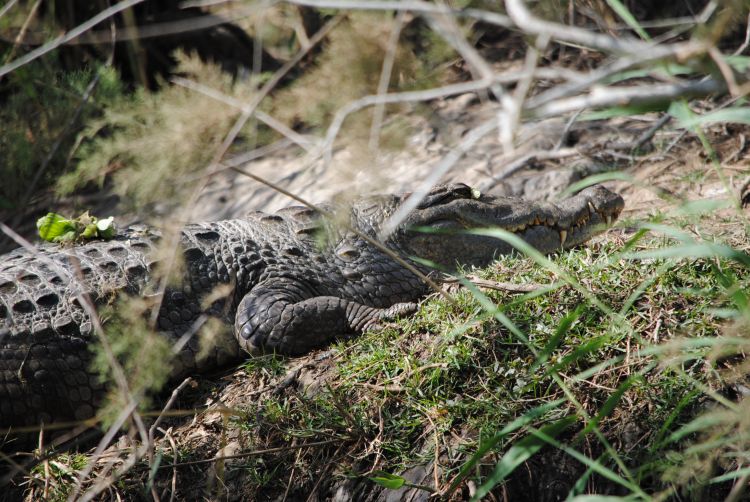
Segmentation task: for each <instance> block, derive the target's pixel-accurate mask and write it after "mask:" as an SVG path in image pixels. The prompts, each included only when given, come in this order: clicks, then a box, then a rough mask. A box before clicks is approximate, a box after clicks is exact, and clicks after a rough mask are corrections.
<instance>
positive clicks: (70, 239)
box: [52, 230, 78, 244]
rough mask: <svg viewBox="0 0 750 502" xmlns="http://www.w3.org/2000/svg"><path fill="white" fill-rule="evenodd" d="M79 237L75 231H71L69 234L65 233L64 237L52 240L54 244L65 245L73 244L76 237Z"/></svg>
mask: <svg viewBox="0 0 750 502" xmlns="http://www.w3.org/2000/svg"><path fill="white" fill-rule="evenodd" d="M77 236H78V232H76V231H75V230H70V231H69V232H65V233H64V234H62V235H59V236H57V237H55V238H54V239H52V242H56V243H58V244H64V243H66V242H73V241H75V240H76V237H77Z"/></svg>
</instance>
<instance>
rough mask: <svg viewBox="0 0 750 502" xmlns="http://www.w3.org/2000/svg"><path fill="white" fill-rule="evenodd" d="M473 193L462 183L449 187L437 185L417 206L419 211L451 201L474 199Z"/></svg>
mask: <svg viewBox="0 0 750 502" xmlns="http://www.w3.org/2000/svg"><path fill="white" fill-rule="evenodd" d="M474 198H476V197H475V192H474V190H472V188H471V187H470V186H468V185H465V184H464V183H453V184H450V185H439V186H437V187H435V188H433V189H432V190H431V191H430V193H428V194H427V195H426V196H425V198H424V200H422V203H421V204H419V206H418V208H419V209H427V208H428V207H434V206H439V205H441V204H447V203H448V202H451V201H453V200H458V199H474Z"/></svg>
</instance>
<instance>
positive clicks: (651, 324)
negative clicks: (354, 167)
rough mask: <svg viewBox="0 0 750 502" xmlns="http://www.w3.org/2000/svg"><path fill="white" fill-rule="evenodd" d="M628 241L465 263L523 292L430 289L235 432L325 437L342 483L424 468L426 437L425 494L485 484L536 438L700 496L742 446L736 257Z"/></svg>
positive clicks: (627, 477) (644, 480)
mask: <svg viewBox="0 0 750 502" xmlns="http://www.w3.org/2000/svg"><path fill="white" fill-rule="evenodd" d="M674 221H677V220H674ZM672 234H674V235H678V236H680V235H682V236H683V237H684V235H683V234H681V233H680V232H677V231H673V232H672ZM629 237H630V238H631V240H630V242H627V243H626V244H625V246H623V245H622V244H623V243H622V242H618V241H617V240H609V241H604V242H599V243H595V244H593V245H590V246H587V247H584V248H581V249H577V250H573V251H568V252H565V253H561V254H560V255H558V256H556V257H553V258H552V261H551V262H549V263H547V266H540V264H539V263H537V262H536V261H535V260H534V259H531V258H528V257H523V256H506V257H502V258H501V259H500V260H498V261H497V263H496V264H495V265H493V266H492V267H490V268H488V269H484V270H478V271H474V273H475V274H476V275H478V276H479V277H480V278H482V279H487V280H494V281H502V282H514V283H529V284H538V285H539V286H540V289H539V290H538V291H536V292H533V293H529V294H522V295H519V294H515V293H507V292H502V291H484V292H480V291H470V290H469V289H461V290H460V291H458V292H457V294H455V295H454V298H455V300H456V301H455V304H451V303H448V302H446V301H445V300H444V299H442V298H439V297H434V298H432V299H430V300H428V301H426V302H425V303H424V304H423V305H422V308H421V309H420V312H419V313H418V315H416V316H415V317H413V318H410V319H404V320H402V321H399V322H398V323H397V324H395V325H393V326H390V327H388V328H387V329H385V330H384V331H381V332H377V333H367V334H365V335H363V336H361V337H359V338H357V339H355V340H352V341H348V342H344V343H341V344H339V345H338V346H337V347H336V349H337V350H338V352H339V354H340V355H339V356H338V358H337V368H336V372H337V376H336V378H335V382H336V384H335V387H327V388H325V389H322V390H321V392H320V393H318V394H317V395H315V396H314V397H311V398H306V397H304V396H300V395H294V394H292V395H290V394H288V393H287V394H282V395H280V396H272V397H268V398H267V399H266V400H265V401H264V402H263V404H262V405H261V406H260V409H261V410H262V411H261V415H260V416H262V419H261V420H260V421H255V420H253V421H249V422H247V423H245V425H244V427H245V428H246V430H247V431H248V432H250V433H252V434H254V435H256V436H258V435H259V436H261V437H263V438H265V439H266V440H268V439H271V440H272V441H273V439H272V438H273V437H276V439H282V438H283V440H284V441H287V442H288V441H291V440H292V439H294V438H297V439H298V440H300V439H310V440H321V439H325V438H330V437H334V438H338V439H340V441H341V442H342V444H347V445H349V447H350V448H351V449H350V450H349V453H350V456H351V457H354V458H357V459H358V462H354V463H352V469H351V472H350V473H349V475H350V476H358V475H359V476H361V475H365V474H367V472H368V469H370V468H377V469H378V470H382V471H385V472H387V473H391V474H395V475H398V474H399V473H401V472H404V471H405V470H407V469H408V468H409V467H411V466H413V465H415V464H419V463H428V462H430V461H431V460H433V459H434V457H435V451H434V448H435V442H436V441H437V443H438V444H439V445H440V452H439V454H440V455H445V454H446V451H448V450H450V451H451V455H452V457H451V459H450V460H444V461H442V462H441V473H440V483H441V486H440V488H442V489H445V488H447V487H448V486H449V485H450V482H451V481H452V480H453V481H454V485H455V486H454V488H456V489H458V490H462V489H463V490H465V484H463V481H465V480H473V481H474V482H475V484H476V486H479V487H481V486H482V484H483V483H487V484H486V485H485V489H484V490H485V491H489V490H491V489H492V488H493V487H495V485H499V484H500V483H502V481H503V480H505V479H508V478H510V477H512V476H513V475H514V471H515V470H516V469H518V468H519V466H520V465H521V464H522V463H523V461H525V460H527V459H528V458H530V456H531V455H532V453H534V452H535V451H537V450H539V449H540V448H541V447H543V446H545V445H547V444H549V443H552V444H554V445H556V446H557V447H559V448H563V449H565V451H566V453H567V454H568V455H570V456H574V457H575V456H578V457H579V458H580V460H582V461H583V462H584V463H585V464H586V465H587V466H588V467H589V468H590V470H592V471H594V472H596V475H597V476H598V479H599V480H600V481H599V482H600V483H601V480H602V479H604V480H605V482H608V483H609V485H612V486H618V487H619V488H620V489H621V490H624V492H625V493H630V494H631V495H633V496H635V497H636V498H637V499H647V498H650V497H654V498H655V499H657V500H659V499H666V498H669V497H671V496H673V495H675V494H677V493H679V494H682V495H684V496H687V497H688V498H691V497H692V498H695V497H700V496H704V495H705V494H706V493H707V492H705V491H703V490H704V488H706V487H709V488H710V487H711V486H713V485H716V484H717V483H712V481H711V480H712V479H713V477H714V476H717V475H721V474H723V473H725V472H727V471H726V469H729V468H730V466H735V464H733V463H732V462H734V460H733V459H734V457H735V456H737V455H738V453H737V451H736V450H737V449H739V450H740V451H741V452H747V446H748V445H747V438H746V436H747V434H746V433H744V432H741V431H742V427H741V425H742V424H743V423H744V422H745V419H742V418H741V417H742V416H743V415H742V410H743V409H744V408H746V407H747V403H744V402H740V403H739V404H738V403H737V399H736V398H735V396H734V394H733V390H732V388H733V387H732V385H733V383H734V380H736V379H737V375H735V376H734V377H732V375H731V374H730V373H729V372H728V370H729V368H731V367H733V366H732V365H735V366H736V365H739V366H742V367H743V368H744V367H745V366H746V364H744V365H743V360H742V359H741V358H739V356H738V354H740V353H741V352H742V350H746V349H747V347H748V345H750V340H747V339H745V338H744V335H743V331H742V328H741V326H746V325H747V324H746V323H747V319H748V316H749V315H750V312H749V311H748V309H747V305H748V302H747V289H748V288H747V279H746V275H747V274H746V269H745V265H743V260H742V259H741V256H742V255H741V254H740V255H737V256H735V255H732V254H731V253H730V254H726V255H725V257H722V256H721V253H719V252H717V253H715V254H712V255H709V256H703V255H702V253H700V252H699V253H697V254H698V256H697V257H693V256H690V255H689V254H685V250H686V249H688V250H690V249H692V250H698V251H700V250H702V249H703V248H702V247H701V246H704V247H705V246H708V247H707V248H706V249H713V250H720V249H725V248H723V247H722V246H724V245H723V244H720V243H716V242H706V241H699V242H694V243H692V244H691V245H692V246H694V247H692V248H690V247H687V245H688V244H689V243H687V242H685V241H683V242H680V241H678V240H675V239H673V238H670V237H665V236H659V235H657V234H656V233H655V232H650V233H643V232H639V233H636V234H630V235H629ZM726 249H729V248H728V247H726ZM651 255H653V257H652V256H651ZM659 255H663V256H664V257H661V258H660V257H659ZM738 256H740V258H738ZM563 278H564V280H563ZM743 323H744V324H743ZM720 349H721V353H719V352H718V351H719V350H720ZM727 361H737V362H735V363H732V364H730V363H728V362H727ZM735 370H736V368H735ZM744 372H746V368H745V369H743V371H741V372H740V373H742V374H743V375H744ZM735 373H736V371H735ZM706 412H710V413H711V414H713V415H716V419H715V420H707V419H705V418H700V417H705V416H712V415H706V414H705V413H706ZM555 434H557V435H558V437H557V440H555V439H554V436H555ZM456 438H460V440H458V441H456V440H455V439H456ZM480 438H481V439H480ZM558 441H559V443H558ZM707 441H708V442H709V443H708V446H702V445H706V444H707V443H706V442H707ZM584 442H585V443H586V444H587V445H588V446H587V450H585V451H584V450H582V449H581V447H582V445H583V444H584ZM365 445H368V446H367V447H365ZM488 445H489V446H488ZM478 450H482V451H481V452H480V453H481V454H480V455H476V456H475V458H472V455H473V454H474V453H475V452H477V451H478ZM375 459H377V460H378V464H377V465H371V464H370V463H371V462H372V461H373V460H375ZM469 459H471V460H469ZM493 459H494V460H493ZM498 459H502V460H499V461H498ZM467 461H468V463H466V462H467ZM462 467H463V469H462ZM735 467H736V466H735ZM459 471H460V472H461V476H460V477H458V478H456V475H457V474H458V473H459ZM589 474H590V473H589ZM282 478H283V476H282ZM587 480H588V474H587V475H586V476H584V477H582V478H581V480H580V481H581V483H582V485H583V486H585V483H586V481H587ZM724 483H725V485H724V488H726V481H724ZM396 484H398V483H396ZM257 488H258V489H259V490H261V491H262V489H263V488H262V487H257ZM433 488H434V487H433ZM463 493H464V495H463V496H465V495H466V493H467V492H465V491H464V492H463ZM480 493H484V491H482V489H480ZM711 493H713V492H711Z"/></svg>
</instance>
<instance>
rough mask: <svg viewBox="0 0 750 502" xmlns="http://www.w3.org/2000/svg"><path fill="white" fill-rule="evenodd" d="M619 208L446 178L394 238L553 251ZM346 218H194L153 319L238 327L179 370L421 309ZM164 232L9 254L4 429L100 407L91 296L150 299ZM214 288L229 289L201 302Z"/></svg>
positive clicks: (362, 225)
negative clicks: (476, 187)
mask: <svg viewBox="0 0 750 502" xmlns="http://www.w3.org/2000/svg"><path fill="white" fill-rule="evenodd" d="M403 198H404V196H383V197H376V198H367V199H361V200H359V201H357V202H355V203H354V204H353V206H352V207H351V211H350V216H349V225H350V226H351V228H355V229H357V230H358V231H359V232H361V233H363V234H366V235H368V236H370V237H375V236H376V235H377V232H378V229H379V227H380V226H381V224H382V223H383V221H384V220H385V219H386V218H387V217H388V216H389V215H390V214H392V213H393V212H394V211H395V209H396V208H397V207H398V205H399V204H400V203H401V202H402V200H403ZM622 207H623V201H622V198H620V196H618V195H616V194H614V193H612V192H610V191H608V190H606V189H605V188H602V187H592V188H589V189H586V190H584V191H583V192H581V193H580V194H578V195H577V196H575V197H571V198H570V199H567V200H565V201H562V202H560V203H559V204H557V205H553V204H549V203H532V202H528V201H523V200H519V199H509V198H504V197H491V196H481V197H479V198H475V197H474V196H473V195H472V191H471V189H470V188H469V187H467V186H466V185H462V184H453V185H445V186H439V187H436V188H435V189H433V190H432V191H431V192H430V193H429V194H428V195H427V197H426V198H425V199H424V201H423V202H422V203H421V204H420V206H419V207H418V208H417V209H415V210H414V211H412V212H411V213H410V214H409V216H408V218H407V219H406V221H404V223H403V224H402V225H401V226H400V227H399V228H398V229H397V231H396V232H394V234H393V235H391V236H390V237H389V238H388V240H387V242H386V243H385V244H386V246H387V247H388V248H389V249H391V250H393V251H395V252H396V253H398V254H399V255H401V256H402V257H404V258H406V259H408V258H410V257H414V256H418V257H422V258H426V259H428V260H431V261H432V262H434V263H437V264H440V265H442V266H444V267H448V268H452V267H454V266H455V265H457V264H461V265H464V266H484V265H487V264H488V263H490V262H491V261H492V259H493V258H494V257H495V256H497V255H500V254H504V253H508V252H510V251H511V248H510V246H509V245H507V244H506V243H505V242H503V241H500V240H497V239H494V238H490V237H485V236H478V235H470V234H466V233H462V232H461V231H462V230H464V229H470V228H477V227H487V226H495V227H500V228H503V229H506V230H509V231H512V232H515V233H517V234H518V235H519V236H521V237H523V238H524V239H525V240H526V241H527V242H529V243H530V244H531V245H533V246H535V247H536V248H537V249H539V250H540V251H541V252H544V253H550V252H554V251H556V250H559V249H561V248H568V247H572V246H575V245H578V244H580V243H582V242H585V241H586V240H588V239H589V238H590V237H592V236H593V235H595V234H597V233H599V232H600V231H601V230H602V229H603V228H604V226H605V224H606V223H608V222H609V221H611V220H612V219H615V218H617V216H618V215H619V213H620V211H621V210H622ZM342 227H344V228H342ZM345 227H346V226H345V225H343V226H336V225H334V224H333V223H324V222H323V221H322V219H321V218H319V216H318V215H317V213H315V212H314V211H312V210H309V209H305V208H299V207H297V208H289V209H286V210H283V211H280V212H278V213H276V214H273V215H268V214H264V213H253V214H251V215H248V216H247V217H245V218H242V219H235V220H227V221H219V222H214V223H203V224H193V225H188V226H186V227H185V228H184V230H183V231H182V234H181V239H180V246H179V249H180V253H181V254H182V258H183V261H184V267H183V269H182V270H183V272H182V278H181V280H180V281H172V282H170V287H169V288H167V290H166V292H165V295H164V298H163V301H162V303H161V308H160V311H159V315H158V319H157V328H158V329H159V331H160V332H162V333H163V334H164V336H166V337H168V338H169V339H170V340H171V341H173V342H176V341H177V340H179V339H180V338H181V337H182V336H183V335H184V334H186V333H188V332H190V331H191V329H192V327H193V326H194V325H196V323H197V322H199V319H203V318H204V316H210V317H216V318H219V319H221V320H222V321H224V322H225V323H227V324H228V325H233V326H234V336H231V334H227V336H226V337H225V338H220V339H218V340H215V341H214V346H213V350H211V351H210V352H209V354H208V355H207V356H206V357H202V358H198V357H197V353H198V343H199V337H198V336H197V335H196V336H192V337H191V338H190V339H189V341H188V342H187V343H186V344H185V346H184V347H183V348H182V350H181V351H180V352H179V354H178V355H177V357H176V358H175V360H174V361H173V365H174V367H173V372H172V373H173V376H174V377H175V378H177V377H183V376H186V375H189V374H194V373H196V372H199V371H206V370H209V369H212V368H216V367H220V366H222V365H226V364H227V363H229V362H230V361H233V360H236V359H238V358H239V357H240V354H241V351H240V348H242V349H244V350H246V351H248V352H251V353H256V352H258V351H276V352H280V353H284V354H292V355H296V354H303V353H305V352H308V351H310V350H312V349H314V348H317V347H321V346H323V345H325V344H326V343H328V342H329V341H331V340H332V339H334V338H337V337H342V336H349V335H352V334H356V333H359V332H361V331H363V330H365V329H367V328H368V327H370V326H372V325H374V324H377V323H378V322H379V321H383V320H387V319H391V318H393V317H394V316H396V315H400V314H408V313H411V312H413V311H414V310H415V309H416V304H415V303H414V302H416V301H418V300H419V299H420V298H421V297H423V296H424V295H425V294H427V293H428V292H429V290H428V288H427V286H426V285H425V284H424V283H423V282H422V280H421V279H420V278H419V277H417V276H416V275H415V274H413V273H412V272H410V271H409V270H408V269H406V268H404V267H403V266H402V265H400V264H398V263H397V262H396V261H394V260H393V259H392V258H390V257H389V256H387V255H386V254H385V253H384V252H383V251H381V250H379V249H377V248H376V247H374V246H372V245H371V244H369V243H368V242H367V241H366V240H364V239H362V238H361V237H360V236H358V235H357V234H356V233H355V232H352V231H351V230H347V229H346V228H345ZM416 227H431V228H433V229H435V230H439V231H440V232H433V233H425V232H421V231H416V230H414V229H415V228H416ZM321 235H323V236H324V238H322V239H321V238H320V237H321ZM158 241H159V236H158V235H156V234H155V233H154V232H153V231H150V230H138V229H128V230H126V231H124V232H122V233H121V235H119V236H117V237H116V238H115V239H113V240H110V241H96V242H90V243H86V244H83V245H79V246H75V247H70V248H61V247H59V246H56V245H48V244H44V245H40V246H39V247H37V248H36V249H34V250H33V251H30V250H25V249H20V250H16V251H13V252H11V253H8V254H6V255H5V256H3V257H2V258H0V428H9V427H15V426H19V425H31V424H39V423H42V422H43V423H45V424H49V423H50V422H55V421H68V420H80V419H85V418H88V417H90V416H92V415H93V414H94V413H95V411H96V408H97V406H98V405H99V402H100V400H101V397H102V394H103V388H102V385H101V384H100V383H99V381H98V378H97V376H96V374H95V373H94V372H93V371H92V370H91V369H90V362H91V350H90V345H91V343H92V341H94V339H95V334H94V330H93V329H92V322H91V318H90V317H89V314H88V313H87V312H86V310H85V309H84V308H83V307H82V305H81V301H82V300H81V298H83V296H82V294H85V297H88V298H90V299H91V301H93V303H94V304H95V305H97V306H101V305H103V304H106V303H111V301H112V299H113V298H114V297H115V296H116V295H117V294H119V293H125V294H128V295H134V296H135V295H137V296H148V295H149V294H153V292H154V291H155V290H156V287H157V286H156V284H155V283H156V279H155V278H154V275H155V274H153V271H154V267H155V263H156V259H155V255H156V253H155V248H156V246H157V244H158ZM417 266H418V267H419V268H420V269H422V270H423V271H424V272H429V270H428V269H427V268H426V267H424V266H421V265H417ZM218 286H223V287H224V294H223V295H220V297H219V298H218V299H216V297H215V296H214V297H212V299H213V300H214V301H213V303H211V304H210V305H209V306H206V305H204V303H205V301H204V300H205V299H206V297H207V296H208V295H209V294H213V293H214V292H215V290H216V288H217V287H218ZM227 286H228V287H227Z"/></svg>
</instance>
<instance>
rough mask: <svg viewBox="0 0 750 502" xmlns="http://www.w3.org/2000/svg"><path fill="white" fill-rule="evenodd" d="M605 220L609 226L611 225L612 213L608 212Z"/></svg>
mask: <svg viewBox="0 0 750 502" xmlns="http://www.w3.org/2000/svg"><path fill="white" fill-rule="evenodd" d="M605 220H606V221H607V226H609V225H611V224H612V215H611V214H608V215H607V217H606V218H605Z"/></svg>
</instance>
